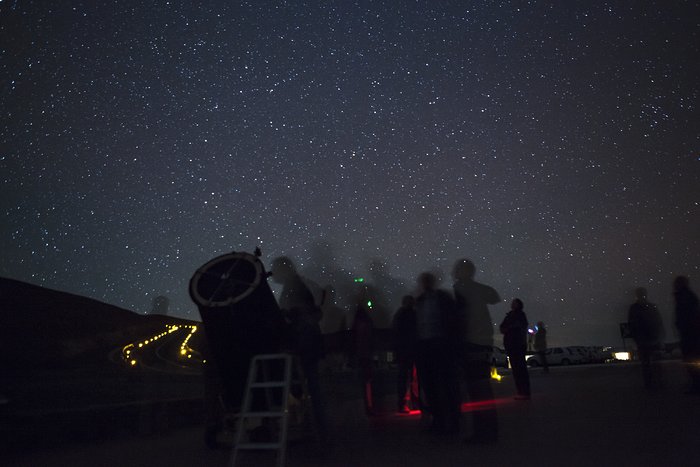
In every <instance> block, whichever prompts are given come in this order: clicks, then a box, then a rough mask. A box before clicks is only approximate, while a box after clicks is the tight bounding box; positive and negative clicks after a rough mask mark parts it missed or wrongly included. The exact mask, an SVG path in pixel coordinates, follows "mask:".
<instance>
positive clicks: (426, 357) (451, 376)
mask: <svg viewBox="0 0 700 467" xmlns="http://www.w3.org/2000/svg"><path fill="white" fill-rule="evenodd" d="M418 285H419V287H420V289H421V293H420V295H419V296H418V298H417V299H416V337H417V345H416V348H417V360H418V378H419V381H420V384H421V387H422V388H423V392H424V393H425V397H426V400H427V404H428V409H429V411H430V413H431V415H432V418H433V421H432V425H431V427H430V429H431V431H433V432H434V433H437V434H456V433H457V432H458V431H459V416H460V397H459V383H458V381H457V368H456V364H457V361H456V351H457V343H456V340H455V339H454V336H455V334H454V331H455V329H456V324H457V320H456V312H457V310H456V308H455V303H454V300H453V299H452V296H451V295H450V294H449V293H448V292H446V291H444V290H441V289H438V288H437V279H436V277H435V275H434V274H432V273H430V272H424V273H422V274H421V275H420V276H419V277H418Z"/></svg>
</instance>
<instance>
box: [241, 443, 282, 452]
mask: <svg viewBox="0 0 700 467" xmlns="http://www.w3.org/2000/svg"><path fill="white" fill-rule="evenodd" d="M237 447H238V449H250V450H255V449H260V450H263V449H280V448H282V443H243V444H239V445H238V446H237Z"/></svg>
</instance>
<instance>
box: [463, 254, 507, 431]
mask: <svg viewBox="0 0 700 467" xmlns="http://www.w3.org/2000/svg"><path fill="white" fill-rule="evenodd" d="M475 273H476V268H475V267H474V264H473V263H472V262H471V261H470V260H468V259H460V260H458V261H457V262H456V263H455V265H454V268H453V270H452V278H453V279H454V284H453V289H454V293H455V300H456V302H457V309H458V313H459V316H460V319H461V323H460V326H459V328H460V332H461V339H462V346H461V347H462V350H461V352H460V360H461V365H462V369H463V373H464V376H465V380H466V385H467V394H468V396H469V400H470V402H481V403H483V402H489V401H493V399H494V397H493V389H492V387H491V355H492V354H493V322H492V321H491V314H490V313H489V308H488V305H493V304H496V303H498V302H500V301H501V297H499V296H498V292H496V290H494V289H493V288H492V287H489V286H488V285H484V284H480V283H479V282H476V281H475V280H474V275H475ZM472 420H473V433H472V435H471V436H470V437H468V438H467V440H466V441H467V442H468V443H493V442H496V441H497V439H498V418H497V414H496V409H495V406H494V405H493V404H488V403H487V404H485V405H484V407H483V409H482V410H477V411H475V412H473V417H472Z"/></svg>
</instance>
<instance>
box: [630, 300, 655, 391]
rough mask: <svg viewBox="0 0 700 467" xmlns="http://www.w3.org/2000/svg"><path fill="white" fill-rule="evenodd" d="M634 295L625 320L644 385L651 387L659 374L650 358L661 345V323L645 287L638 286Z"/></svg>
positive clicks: (647, 387)
mask: <svg viewBox="0 0 700 467" xmlns="http://www.w3.org/2000/svg"><path fill="white" fill-rule="evenodd" d="M634 295H635V297H636V301H635V302H634V303H633V304H632V305H631V306H630V309H629V313H628V316H627V322H628V323H629V327H630V333H631V334H632V339H634V342H635V344H637V353H638V354H639V361H640V362H641V365H642V377H643V379H644V387H645V388H646V389H652V388H653V387H654V386H658V381H656V380H657V379H658V376H659V375H658V374H655V373H658V371H657V370H656V369H655V368H654V369H653V368H652V359H653V357H654V352H656V351H658V350H659V347H660V346H661V337H662V335H663V323H662V322H661V315H660V314H659V310H658V309H657V308H656V305H654V304H653V303H650V302H649V301H648V300H647V289H645V288H644V287H638V288H637V289H636V290H635V291H634Z"/></svg>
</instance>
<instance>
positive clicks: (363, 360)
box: [352, 293, 376, 416]
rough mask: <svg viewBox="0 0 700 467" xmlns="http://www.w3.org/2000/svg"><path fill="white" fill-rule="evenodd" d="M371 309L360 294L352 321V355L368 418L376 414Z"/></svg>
mask: <svg viewBox="0 0 700 467" xmlns="http://www.w3.org/2000/svg"><path fill="white" fill-rule="evenodd" d="M371 307H372V302H371V300H369V299H367V297H366V295H365V294H364V293H361V294H360V297H359V301H358V303H357V307H356V308H355V318H354V319H353V321H352V342H353V353H354V357H355V359H356V361H357V365H358V368H359V370H360V378H361V380H362V390H363V392H362V396H363V398H364V401H365V412H366V413H367V415H370V416H371V415H375V414H376V408H375V405H374V388H373V387H372V379H373V378H374V368H373V365H374V362H373V359H374V345H373V341H374V324H373V323H372V317H371V316H370V314H369V312H370V310H371Z"/></svg>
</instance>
